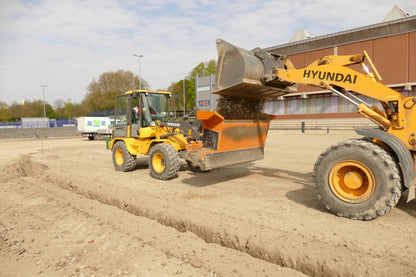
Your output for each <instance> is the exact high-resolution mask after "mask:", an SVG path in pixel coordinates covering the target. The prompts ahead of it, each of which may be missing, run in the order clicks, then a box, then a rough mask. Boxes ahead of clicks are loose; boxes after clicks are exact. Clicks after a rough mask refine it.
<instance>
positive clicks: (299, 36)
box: [289, 29, 316, 42]
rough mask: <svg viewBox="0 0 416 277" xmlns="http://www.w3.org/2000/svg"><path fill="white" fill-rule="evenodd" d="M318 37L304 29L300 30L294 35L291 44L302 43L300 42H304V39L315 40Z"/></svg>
mask: <svg viewBox="0 0 416 277" xmlns="http://www.w3.org/2000/svg"><path fill="white" fill-rule="evenodd" d="M313 37H316V35H314V34H311V33H309V32H308V31H306V30H303V29H299V30H298V31H297V32H296V33H295V34H294V35H293V37H292V38H291V39H290V40H289V42H295V41H300V40H304V39H308V38H313Z"/></svg>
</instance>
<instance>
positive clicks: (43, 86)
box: [40, 85, 47, 117]
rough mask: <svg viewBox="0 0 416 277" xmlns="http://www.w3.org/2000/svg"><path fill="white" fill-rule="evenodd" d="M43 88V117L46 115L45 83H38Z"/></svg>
mask: <svg viewBox="0 0 416 277" xmlns="http://www.w3.org/2000/svg"><path fill="white" fill-rule="evenodd" d="M40 87H41V88H42V90H43V117H46V108H45V88H46V87H47V85H40Z"/></svg>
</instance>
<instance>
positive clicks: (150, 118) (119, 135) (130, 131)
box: [108, 90, 269, 180]
mask: <svg viewBox="0 0 416 277" xmlns="http://www.w3.org/2000/svg"><path fill="white" fill-rule="evenodd" d="M170 96H171V93H170V92H164V91H149V90H132V91H127V92H126V93H124V94H123V95H119V96H117V99H116V105H115V116H114V129H113V132H112V135H111V140H110V142H109V144H108V146H109V149H111V150H112V156H113V164H114V168H115V169H116V170H118V171H131V170H133V169H135V167H136V159H137V156H143V155H147V156H149V169H150V175H151V176H152V177H154V178H156V179H160V180H169V179H172V178H174V177H176V176H177V174H178V171H179V166H180V161H181V159H183V160H185V161H186V162H187V163H188V165H189V168H190V169H191V170H193V171H195V172H200V171H207V170H210V169H213V168H218V167H223V166H227V165H234V164H239V163H245V162H251V161H255V160H259V159H262V158H263V157H264V145H265V141H266V137H267V131H268V127H269V120H226V119H224V117H223V116H221V115H220V114H218V113H216V112H214V111H197V113H196V118H197V120H196V121H194V122H193V123H191V122H188V121H187V120H179V121H176V120H174V119H171V116H170V112H169V109H168V107H169V105H168V101H169V98H170Z"/></svg>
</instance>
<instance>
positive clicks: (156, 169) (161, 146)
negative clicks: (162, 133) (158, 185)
mask: <svg viewBox="0 0 416 277" xmlns="http://www.w3.org/2000/svg"><path fill="white" fill-rule="evenodd" d="M149 157H150V159H149V168H150V176H152V177H153V178H156V179H159V180H169V179H172V178H175V177H176V176H178V171H179V163H180V158H179V155H178V152H177V151H176V150H175V148H174V147H173V146H172V145H170V144H167V143H158V144H156V145H154V146H152V147H151V148H150V151H149Z"/></svg>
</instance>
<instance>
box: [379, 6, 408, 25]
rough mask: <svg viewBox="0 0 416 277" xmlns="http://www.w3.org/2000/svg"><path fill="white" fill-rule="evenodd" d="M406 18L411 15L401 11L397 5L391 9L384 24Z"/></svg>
mask: <svg viewBox="0 0 416 277" xmlns="http://www.w3.org/2000/svg"><path fill="white" fill-rule="evenodd" d="M406 17H409V14H408V13H406V12H405V11H403V10H402V9H400V8H399V7H398V6H397V5H394V7H393V9H391V11H390V12H389V13H388V14H387V15H386V17H385V18H384V19H383V22H386V21H390V20H395V19H400V18H406Z"/></svg>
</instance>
